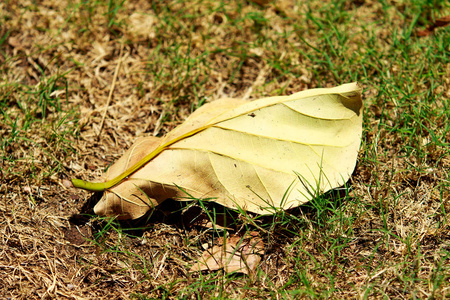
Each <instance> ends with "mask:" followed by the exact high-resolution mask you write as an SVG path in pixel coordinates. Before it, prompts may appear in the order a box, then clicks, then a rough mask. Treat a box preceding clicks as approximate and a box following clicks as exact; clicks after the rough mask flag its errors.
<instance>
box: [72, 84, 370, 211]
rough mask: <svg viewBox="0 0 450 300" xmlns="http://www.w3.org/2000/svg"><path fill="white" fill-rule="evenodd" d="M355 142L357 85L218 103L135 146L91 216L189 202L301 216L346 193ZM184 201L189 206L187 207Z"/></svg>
mask: <svg viewBox="0 0 450 300" xmlns="http://www.w3.org/2000/svg"><path fill="white" fill-rule="evenodd" d="M361 132H362V101H361V88H360V87H359V86H358V85H357V83H350V84H345V85H341V86H339V87H335V88H330V89H312V90H307V91H303V92H299V93H296V94H293V95H290V96H280V97H270V98H264V99H260V100H256V101H252V102H246V101H243V100H237V99H221V100H217V101H214V102H212V103H209V104H206V105H204V106H202V107H201V108H199V109H198V110H197V111H195V112H194V113H193V114H192V115H191V116H190V117H189V118H188V119H187V120H186V122H184V123H183V124H181V125H180V126H179V127H177V128H175V129H174V130H173V131H171V132H170V133H169V134H168V135H167V136H166V137H164V138H161V139H158V138H155V137H148V138H142V139H140V140H138V141H137V142H136V143H135V144H134V145H133V146H132V147H131V148H130V149H129V150H128V151H127V152H126V153H125V154H124V155H123V156H122V157H121V158H120V159H119V160H118V161H117V162H116V163H115V164H114V165H113V166H111V167H110V168H109V170H108V172H107V174H106V180H105V182H102V183H88V182H84V181H81V180H78V179H74V180H73V184H74V186H76V187H80V188H84V189H87V190H96V191H102V190H105V193H104V195H103V198H102V199H101V200H100V202H99V203H98V204H97V205H96V206H95V212H96V213H97V214H99V215H103V216H118V217H119V218H120V219H129V218H138V217H140V216H142V215H144V214H145V213H146V212H147V211H148V210H150V209H152V208H153V207H154V206H156V205H158V204H160V203H161V202H162V201H164V200H165V199H167V198H174V199H178V200H186V197H187V194H186V193H188V194H189V195H191V196H192V197H197V198H203V199H205V198H207V199H209V200H211V201H215V202H217V203H219V204H222V205H224V206H227V207H231V208H238V207H240V208H242V209H244V210H248V211H252V212H255V213H261V214H267V213H273V212H275V210H276V209H279V208H282V209H288V208H292V207H296V206H299V205H301V204H303V203H305V202H307V201H309V200H311V199H312V198H313V197H314V196H317V195H318V193H321V192H326V191H328V190H330V189H332V188H335V187H338V186H341V185H343V184H344V183H345V182H346V181H347V180H348V178H349V177H350V174H351V173H352V172H353V169H354V167H355V165H356V158H357V155H358V150H359V146H360V140H361ZM188 200H189V199H188Z"/></svg>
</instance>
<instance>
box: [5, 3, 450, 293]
mask: <svg viewBox="0 0 450 300" xmlns="http://www.w3.org/2000/svg"><path fill="white" fill-rule="evenodd" d="M322 2H323V1H312V2H311V4H310V5H308V4H307V3H306V2H305V3H303V2H299V3H297V2H294V1H287V0H286V1H277V2H276V3H272V4H269V5H267V6H265V7H260V6H258V5H255V4H252V3H249V2H245V1H233V2H225V3H221V2H216V1H211V2H210V1H194V2H189V3H188V4H187V3H182V2H179V1H168V2H167V3H166V2H157V1H151V2H148V1H141V0H134V1H127V2H125V3H124V5H123V6H121V7H120V8H119V10H118V12H117V15H115V17H114V18H113V21H114V22H113V23H112V24H111V25H110V26H108V13H107V12H108V7H107V5H106V2H105V3H100V4H98V3H97V4H89V3H88V4H86V5H83V6H82V5H81V3H82V2H72V1H67V2H66V1H54V0H45V1H40V2H39V4H35V3H36V2H33V1H27V0H25V1H6V2H5V3H0V39H1V38H2V37H6V39H5V40H4V41H3V43H1V44H0V100H2V105H3V106H2V107H1V109H2V115H1V116H0V135H1V136H2V143H3V144H2V145H3V146H2V150H3V154H2V157H3V159H2V161H1V165H0V166H1V173H0V176H1V188H0V195H1V200H0V232H1V233H0V238H1V241H0V245H1V246H0V249H1V252H0V278H1V280H2V284H0V297H2V298H5V299H8V298H11V299H15V298H20V299H46V298H62V299H64V298H68V299H90V298H92V299H103V298H109V299H128V298H130V297H134V296H133V295H137V294H141V295H146V296H147V297H148V299H152V298H156V299H158V298H159V299H161V298H165V297H167V298H233V299H237V298H241V299H252V298H255V299H257V298H258V299H263V298H264V299H267V298H277V299H279V298H290V299H293V298H298V297H308V296H310V297H323V298H325V297H331V298H364V297H366V296H367V297H376V298H414V297H417V298H428V297H429V298H432V297H436V298H445V297H448V296H449V292H448V289H449V287H450V281H449V280H450V275H449V272H450V269H449V268H448V263H449V258H450V234H449V225H448V221H447V216H446V215H445V212H448V211H449V210H450V204H449V198H450V196H449V190H448V186H449V174H448V170H449V167H450V156H449V153H448V146H445V144H447V145H448V143H449V141H450V132H448V131H447V132H446V133H445V132H444V131H445V130H447V129H448V125H447V124H448V123H447V121H448V116H447V117H446V116H445V115H444V116H440V115H439V114H436V115H435V116H431V117H429V119H428V120H426V121H425V123H426V124H425V125H427V126H428V127H429V128H431V130H432V131H433V132H434V133H435V134H436V135H439V136H442V137H443V140H442V145H439V144H436V143H435V144H433V143H430V141H431V139H432V137H431V136H430V134H429V133H427V132H426V131H423V132H417V133H416V134H413V135H408V136H406V135H403V133H402V132H401V131H400V130H399V131H396V130H394V129H393V128H395V125H396V124H397V123H396V122H399V121H401V120H402V118H401V117H399V116H402V115H404V114H408V113H411V107H413V106H416V107H420V106H421V105H422V104H421V102H420V101H422V100H421V97H416V98H414V97H412V98H411V99H412V100H411V101H417V102H415V103H413V104H411V107H409V106H408V107H406V106H399V105H398V103H397V102H398V101H399V99H400V98H401V93H399V92H398V90H397V89H394V88H393V87H389V84H390V83H388V84H385V83H386V76H385V74H384V73H383V72H384V70H386V69H389V70H390V72H391V75H390V76H394V77H395V78H407V77H408V76H413V75H414V73H412V74H411V70H404V67H403V66H402V65H401V63H400V62H398V61H397V60H396V59H395V57H396V56H395V55H397V54H396V53H395V50H390V49H391V48H390V47H391V45H392V44H393V41H392V32H391V30H392V28H397V29H399V30H402V28H403V30H404V28H406V27H407V26H406V25H407V24H408V23H409V22H411V21H412V20H411V19H404V18H403V17H402V16H403V15H402V11H404V10H405V9H406V8H405V6H406V5H408V4H403V3H400V2H401V1H400V2H399V3H394V4H392V6H391V7H390V8H389V9H386V10H385V9H383V8H382V5H381V4H380V3H379V2H378V1H351V2H349V3H348V4H346V5H344V6H343V9H345V10H346V11H347V12H348V13H349V17H352V18H354V22H351V23H349V22H347V21H345V20H341V21H338V22H337V25H336V26H337V27H339V28H345V31H347V32H349V33H350V38H349V40H347V41H345V43H346V47H345V48H343V47H342V46H340V45H339V43H338V42H336V41H335V40H333V43H334V44H333V47H331V46H330V47H329V48H327V47H325V46H323V45H322V44H320V42H319V40H318V39H317V35H318V34H319V33H320V29H319V28H318V27H317V24H314V23H313V22H311V21H310V20H309V19H308V20H306V17H305V16H306V14H307V13H309V12H311V14H312V15H314V16H316V17H317V18H319V17H323V16H324V14H325V12H324V11H322V10H320V7H321V6H322V4H323V3H322ZM222 4H223V5H222ZM89 6H91V7H89ZM315 8H317V10H314V9H315ZM90 9H91V10H90ZM353 13H354V15H353ZM443 13H444V12H443ZM252 14H253V16H254V17H253V18H250V17H247V18H242V16H244V15H247V16H248V15H252ZM425 14H426V12H425ZM381 15H382V16H383V18H386V20H389V21H390V24H379V23H377V24H375V25H374V23H373V22H375V21H376V20H377V19H378V18H380V16H381ZM168 16H172V17H168ZM173 16H175V17H173ZM258 16H263V17H264V18H265V19H266V21H264V20H261V19H260V18H259V17H258ZM421 22H423V20H422V19H421V21H420V22H419V23H418V25H421ZM405 24H406V25H405ZM374 26H378V27H377V28H372V27H374ZM291 31H294V32H296V33H297V34H292V35H287V37H284V36H283V33H285V32H291ZM368 31H369V32H370V34H372V35H373V36H374V38H375V39H376V40H377V43H380V45H378V46H377V47H379V48H376V47H375V48H370V46H367V49H365V45H366V43H368V39H369V36H368V34H367V32H368ZM447 34H448V29H447ZM299 36H301V37H302V38H303V40H301V39H299ZM447 39H448V37H447ZM305 42H307V43H309V44H310V45H311V46H312V47H319V48H320V49H322V50H323V51H324V52H327V51H329V52H328V53H332V51H333V49H338V50H339V49H345V51H344V53H340V54H338V55H336V56H333V55H331V56H330V60H331V62H332V63H333V64H334V66H338V65H342V68H343V69H342V70H337V71H336V73H335V74H334V73H333V72H330V70H329V66H327V64H326V63H325V61H326V58H325V56H323V55H322V54H317V53H315V51H314V50H313V49H312V48H310V47H305ZM447 45H448V44H447ZM362 48H364V49H362ZM296 49H303V52H299V51H296ZM371 49H372V50H373V49H375V50H376V51H384V50H386V53H387V54H386V56H385V58H384V60H382V61H381V60H377V59H375V58H374V59H373V60H372V58H370V57H371V56H370V55H368V54H367V53H368V51H370V50H371ZM382 49H384V50H382ZM436 51H437V50H436ZM354 53H357V55H356V56H352V55H353V54H354ZM413 53H414V54H415V56H412V57H410V59H411V62H410V63H411V64H414V63H418V62H420V61H421V60H423V59H424V57H423V56H422V54H421V51H420V49H417V50H414V51H413ZM447 53H448V50H447ZM314 55H315V56H314ZM374 56H375V55H374ZM346 57H352V61H350V60H346V59H345V58H346ZM392 57H394V58H392ZM119 62H120V65H121V66H120V68H119V69H118V72H117V81H116V82H115V86H114V90H113V93H112V98H111V100H110V101H108V96H109V93H110V90H111V88H112V82H113V77H114V73H115V70H116V67H117V66H118V64H119ZM361 65H364V66H366V68H367V70H366V71H367V77H363V78H362V81H363V83H364V84H365V87H366V93H365V98H366V112H365V113H366V119H365V132H364V145H363V147H362V150H361V155H360V162H359V164H358V167H357V169H356V171H355V174H354V176H353V178H352V182H351V184H352V188H353V192H352V195H353V197H352V198H349V197H347V200H348V201H347V202H348V203H345V204H342V206H343V207H344V209H342V214H341V215H340V216H341V217H342V218H343V219H344V221H342V220H335V219H334V214H332V213H330V214H327V216H328V217H327V218H326V219H324V220H322V221H321V222H323V223H320V222H319V221H318V219H317V215H318V211H317V210H315V209H313V208H308V207H306V208H301V209H298V210H295V211H293V212H290V213H292V214H293V215H295V218H296V219H297V220H301V221H297V222H294V219H292V223H291V224H282V225H280V224H281V223H276V222H274V224H275V225H274V226H273V228H270V226H267V224H268V223H270V222H272V221H273V220H272V219H271V218H262V219H258V220H257V222H258V225H259V226H262V227H264V228H265V230H264V231H262V234H263V235H264V241H265V245H266V249H265V255H264V257H263V262H262V264H261V266H260V270H259V275H258V277H257V278H256V279H255V278H250V277H247V276H239V275H231V276H224V274H223V273H221V272H216V273H203V274H198V273H189V272H188V270H189V268H190V266H191V265H192V261H194V260H195V259H196V258H198V257H199V256H200V255H201V252H202V250H203V249H202V247H201V245H204V246H205V247H211V246H212V245H213V243H214V238H215V237H216V236H215V235H213V234H211V233H210V231H208V230H204V229H201V228H197V227H192V226H184V225H183V223H180V222H178V218H180V214H179V213H172V214H171V212H172V211H173V210H174V209H179V207H180V205H179V204H177V203H175V202H168V203H167V204H165V205H164V206H163V207H162V208H161V210H159V211H158V212H156V213H155V215H154V216H152V218H151V219H150V221H148V222H147V220H140V221H139V222H138V223H136V222H134V223H133V222H130V223H122V224H118V223H108V220H100V219H98V218H96V217H94V216H92V217H87V216H85V215H82V214H92V206H93V203H94V202H95V200H96V198H95V197H96V196H93V197H92V195H91V194H90V193H87V192H84V191H80V190H75V189H73V188H71V187H70V186H69V185H68V184H67V180H68V179H69V178H73V177H77V178H83V179H90V180H92V179H95V178H97V177H99V176H100V175H101V174H102V173H103V171H104V169H105V168H106V167H107V166H108V165H109V164H110V163H112V162H113V161H114V160H116V159H117V158H118V157H120V156H121V154H122V153H123V152H124V150H125V149H127V148H128V147H129V146H130V145H131V144H132V143H133V141H134V140H135V139H136V138H138V137H141V136H148V135H158V136H161V135H164V134H165V133H167V132H168V131H169V130H171V129H172V128H174V127H175V126H176V125H178V124H180V123H181V122H182V121H183V120H184V119H185V118H186V117H187V116H188V115H189V114H190V113H191V112H192V111H193V110H194V109H195V108H196V107H197V106H198V105H201V103H203V102H204V101H213V100H215V99H217V98H220V97H224V96H227V97H243V98H258V97H260V96H269V95H279V94H289V93H292V92H295V91H300V90H303V89H307V88H314V87H318V86H334V85H337V84H339V83H342V82H341V80H344V81H350V80H351V78H350V75H349V74H350V73H351V72H361V71H360V70H361ZM428 68H429V70H430V71H429V72H431V73H433V72H434V74H436V75H435V76H436V78H435V79H436V82H437V83H436V84H435V85H433V86H431V84H430V83H429V81H426V80H424V81H421V80H418V81H416V82H415V83H414V86H413V87H411V88H412V89H413V90H414V91H416V92H417V93H418V94H420V92H423V91H428V90H430V91H431V92H430V93H433V94H434V95H439V97H437V98H436V102H435V103H432V104H430V105H433V107H434V108H435V109H436V111H439V109H441V110H444V109H447V110H448V104H449V98H450V92H449V91H450V88H449V86H450V80H449V78H450V68H449V66H448V65H447V66H446V67H445V66H440V65H438V64H437V63H436V64H435V65H430V66H428ZM347 71H351V72H347ZM340 74H344V75H342V77H336V76H339V75H340ZM409 87H410V86H408V85H407V81H405V82H402V83H399V89H403V90H405V89H406V88H409ZM382 88H383V89H386V90H389V92H390V95H391V97H390V98H387V97H385V96H379V95H380V93H379V91H380V90H381V89H382ZM39 99H47V100H46V103H48V105H47V107H44V106H43V105H41V104H40V103H39V101H40V100H39ZM44 102H45V101H44ZM58 103H59V104H58ZM52 104H54V106H52ZM58 105H59V107H58ZM105 112H106V117H105V119H104V123H103V124H102V122H103V121H102V120H103V119H102V118H103V115H104V113H105ZM14 124H15V125H14ZM15 130H17V132H15ZM13 137H14V138H13ZM7 141H11V142H10V143H9V142H7ZM405 144H407V145H416V146H417V147H416V150H415V151H416V152H414V151H413V153H411V154H405V149H404V147H403V146H404V145H405ZM417 149H422V150H423V153H422V154H420V155H419V154H417V151H418V150H417ZM383 216H384V218H383ZM238 218H239V217H238ZM240 218H241V220H240V223H239V224H240V226H242V227H243V228H244V229H245V228H247V226H248V227H251V228H253V229H254V226H251V225H248V223H246V222H245V217H243V216H240ZM277 218H278V217H277ZM319 220H320V218H319ZM276 221H279V219H276ZM264 223H266V224H264ZM330 224H331V225H330ZM118 227H120V228H118ZM134 227H141V228H140V229H130V228H134ZM290 231H291V232H290ZM292 231H295V232H298V235H297V236H296V235H293V234H292ZM127 232H128V233H131V235H126V234H125V233H127ZM303 232H304V234H303ZM206 245H208V246H206ZM302 276H303V277H302ZM437 280H442V282H443V283H442V284H439V285H436V284H435V282H436V281H437ZM306 282H308V284H310V286H308V284H307V283H306ZM222 287H223V289H222ZM297 290H298V291H300V290H301V292H298V294H296V292H295V291H297ZM312 294H315V296H313V295H312ZM136 297H137V296H136Z"/></svg>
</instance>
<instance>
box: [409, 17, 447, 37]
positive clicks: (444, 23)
mask: <svg viewBox="0 0 450 300" xmlns="http://www.w3.org/2000/svg"><path fill="white" fill-rule="evenodd" d="M448 25H450V16H445V17H442V18H439V19H436V21H435V22H434V23H433V24H430V25H428V26H427V28H426V29H424V30H419V31H417V36H428V35H430V34H431V33H433V31H434V29H436V28H438V27H445V26H448Z"/></svg>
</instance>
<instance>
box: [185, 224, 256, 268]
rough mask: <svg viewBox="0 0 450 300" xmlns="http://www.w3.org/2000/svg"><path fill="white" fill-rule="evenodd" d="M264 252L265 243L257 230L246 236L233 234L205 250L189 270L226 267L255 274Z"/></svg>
mask: <svg viewBox="0 0 450 300" xmlns="http://www.w3.org/2000/svg"><path fill="white" fill-rule="evenodd" d="M262 254H264V243H263V241H262V239H261V237H259V236H258V233H257V232H250V233H248V234H245V236H244V237H240V236H238V235H233V236H231V237H229V238H227V239H226V241H225V243H224V244H222V245H218V246H214V247H213V248H212V250H206V251H205V252H203V254H202V257H201V258H200V259H199V261H198V262H196V263H195V264H194V265H193V266H192V268H191V269H190V270H189V272H196V271H204V270H210V271H215V270H219V269H222V268H223V269H224V270H225V272H227V273H232V272H239V273H244V274H247V275H253V274H254V273H255V271H256V268H257V267H258V265H259V263H260V261H261V257H260V255H262Z"/></svg>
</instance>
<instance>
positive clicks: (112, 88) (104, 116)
mask: <svg viewBox="0 0 450 300" xmlns="http://www.w3.org/2000/svg"><path fill="white" fill-rule="evenodd" d="M122 52H123V44H122V47H121V48H120V54H119V62H118V63H117V66H116V70H115V71H114V77H113V80H112V84H111V89H110V90H109V95H108V101H107V102H106V106H105V111H104V112H103V116H102V121H101V123H100V129H99V130H98V133H97V139H99V138H100V134H101V133H102V129H103V123H104V122H105V118H106V113H107V112H108V107H109V104H110V103H111V99H112V94H113V91H114V87H115V86H116V80H117V75H118V74H119V69H120V64H121V63H122Z"/></svg>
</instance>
